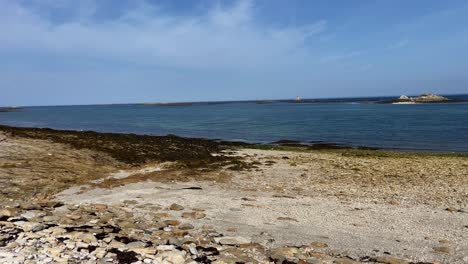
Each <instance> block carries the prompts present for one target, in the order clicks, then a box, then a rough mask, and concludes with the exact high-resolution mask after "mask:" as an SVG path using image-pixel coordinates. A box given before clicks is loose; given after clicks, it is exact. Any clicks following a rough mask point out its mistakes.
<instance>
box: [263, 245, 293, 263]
mask: <svg viewBox="0 0 468 264" xmlns="http://www.w3.org/2000/svg"><path fill="white" fill-rule="evenodd" d="M298 253H299V250H298V249H297V248H292V247H283V248H275V249H272V250H270V251H269V252H268V256H269V257H270V258H271V259H272V260H275V261H277V262H279V263H281V262H284V261H285V260H288V261H289V260H291V259H293V258H294V257H295V255H296V254H298Z"/></svg>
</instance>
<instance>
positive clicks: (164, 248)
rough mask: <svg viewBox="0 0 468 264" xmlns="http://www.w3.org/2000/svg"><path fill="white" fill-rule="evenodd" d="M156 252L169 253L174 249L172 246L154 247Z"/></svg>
mask: <svg viewBox="0 0 468 264" xmlns="http://www.w3.org/2000/svg"><path fill="white" fill-rule="evenodd" d="M156 249H157V250H158V251H170V250H175V247H174V246H173V245H159V246H157V247H156Z"/></svg>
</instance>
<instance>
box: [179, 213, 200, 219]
mask: <svg viewBox="0 0 468 264" xmlns="http://www.w3.org/2000/svg"><path fill="white" fill-rule="evenodd" d="M182 217H183V218H191V219H202V218H205V217H206V214H205V213H202V212H198V211H195V212H185V213H182Z"/></svg>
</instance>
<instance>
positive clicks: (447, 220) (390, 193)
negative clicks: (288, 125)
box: [0, 127, 468, 264]
mask: <svg viewBox="0 0 468 264" xmlns="http://www.w3.org/2000/svg"><path fill="white" fill-rule="evenodd" d="M0 187H1V188H0V189H1V190H0V198H1V199H0V204H1V206H2V208H3V209H2V210H1V211H0V263H389V264H391V263H468V157H467V156H466V155H462V154H429V153H426V154H423V153H402V152H389V151H379V150H357V149H324V150H310V149H307V148H306V147H281V146H276V147H268V146H257V145H250V146H238V145H236V144H233V143H232V144H231V143H226V142H225V143H216V142H213V141H209V140H197V139H184V138H178V137H174V136H170V137H149V136H136V135H116V134H99V133H87V132H63V131H62V132H61V131H54V130H40V129H21V128H11V127H0Z"/></svg>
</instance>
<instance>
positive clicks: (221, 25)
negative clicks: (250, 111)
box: [0, 0, 326, 70]
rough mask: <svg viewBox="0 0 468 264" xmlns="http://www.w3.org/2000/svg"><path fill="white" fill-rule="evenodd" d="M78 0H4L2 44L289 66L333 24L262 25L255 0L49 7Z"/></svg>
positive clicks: (186, 63)
mask: <svg viewBox="0 0 468 264" xmlns="http://www.w3.org/2000/svg"><path fill="white" fill-rule="evenodd" d="M47 3H50V4H51V5H54V8H62V9H64V8H67V6H68V7H69V6H73V5H76V2H75V1H68V0H61V1H59V2H56V1H45V2H41V3H40V5H41V8H33V7H32V6H30V5H28V6H26V5H21V4H19V2H13V1H1V0H0V4H1V6H2V9H1V10H0V40H1V41H0V49H1V50H2V51H18V52H22V51H28V52H32V53H34V52H39V53H53V54H55V55H58V56H65V57H66V56H87V57H93V58H95V59H112V60H120V61H122V62H125V63H135V64H142V65H149V66H158V67H169V68H170V67H182V68H189V69H202V70H203V69H213V68H215V69H219V68H227V69H239V70H242V69H251V68H272V67H290V66H291V65H297V64H299V65H300V64H301V63H302V62H303V61H304V60H303V59H302V60H301V59H298V58H305V57H307V56H309V50H308V49H307V48H306V47H305V41H306V40H307V39H310V38H313V37H314V36H316V35H318V34H320V33H322V32H324V31H325V30H326V21H324V20H318V21H317V22H315V23H312V24H310V25H305V26H302V27H299V28H298V27H283V28H267V27H265V26H258V23H256V18H255V15H256V14H255V12H256V10H255V6H254V2H253V1H251V0H240V1H238V2H236V3H235V4H234V5H232V6H229V7H225V6H219V5H218V6H214V7H212V8H211V9H210V10H209V11H207V12H206V13H205V14H203V15H199V16H190V17H178V16H172V15H168V14H165V13H162V12H160V11H158V10H159V9H158V8H157V7H154V6H152V5H149V4H148V3H146V2H145V1H140V2H139V4H138V5H136V6H135V7H134V8H132V9H128V10H126V11H125V13H123V14H122V15H121V16H119V17H117V18H114V19H112V20H96V19H94V18H93V16H94V15H95V12H96V10H97V7H96V5H97V2H94V1H85V2H81V1H80V3H83V4H80V6H79V7H75V6H73V8H74V10H78V11H77V12H76V14H75V15H74V16H71V17H69V18H68V19H66V20H64V21H62V22H60V23H57V22H56V21H54V20H53V19H52V18H51V16H49V15H47V14H46V13H45V12H44V9H45V10H47V5H48V4H47Z"/></svg>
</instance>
